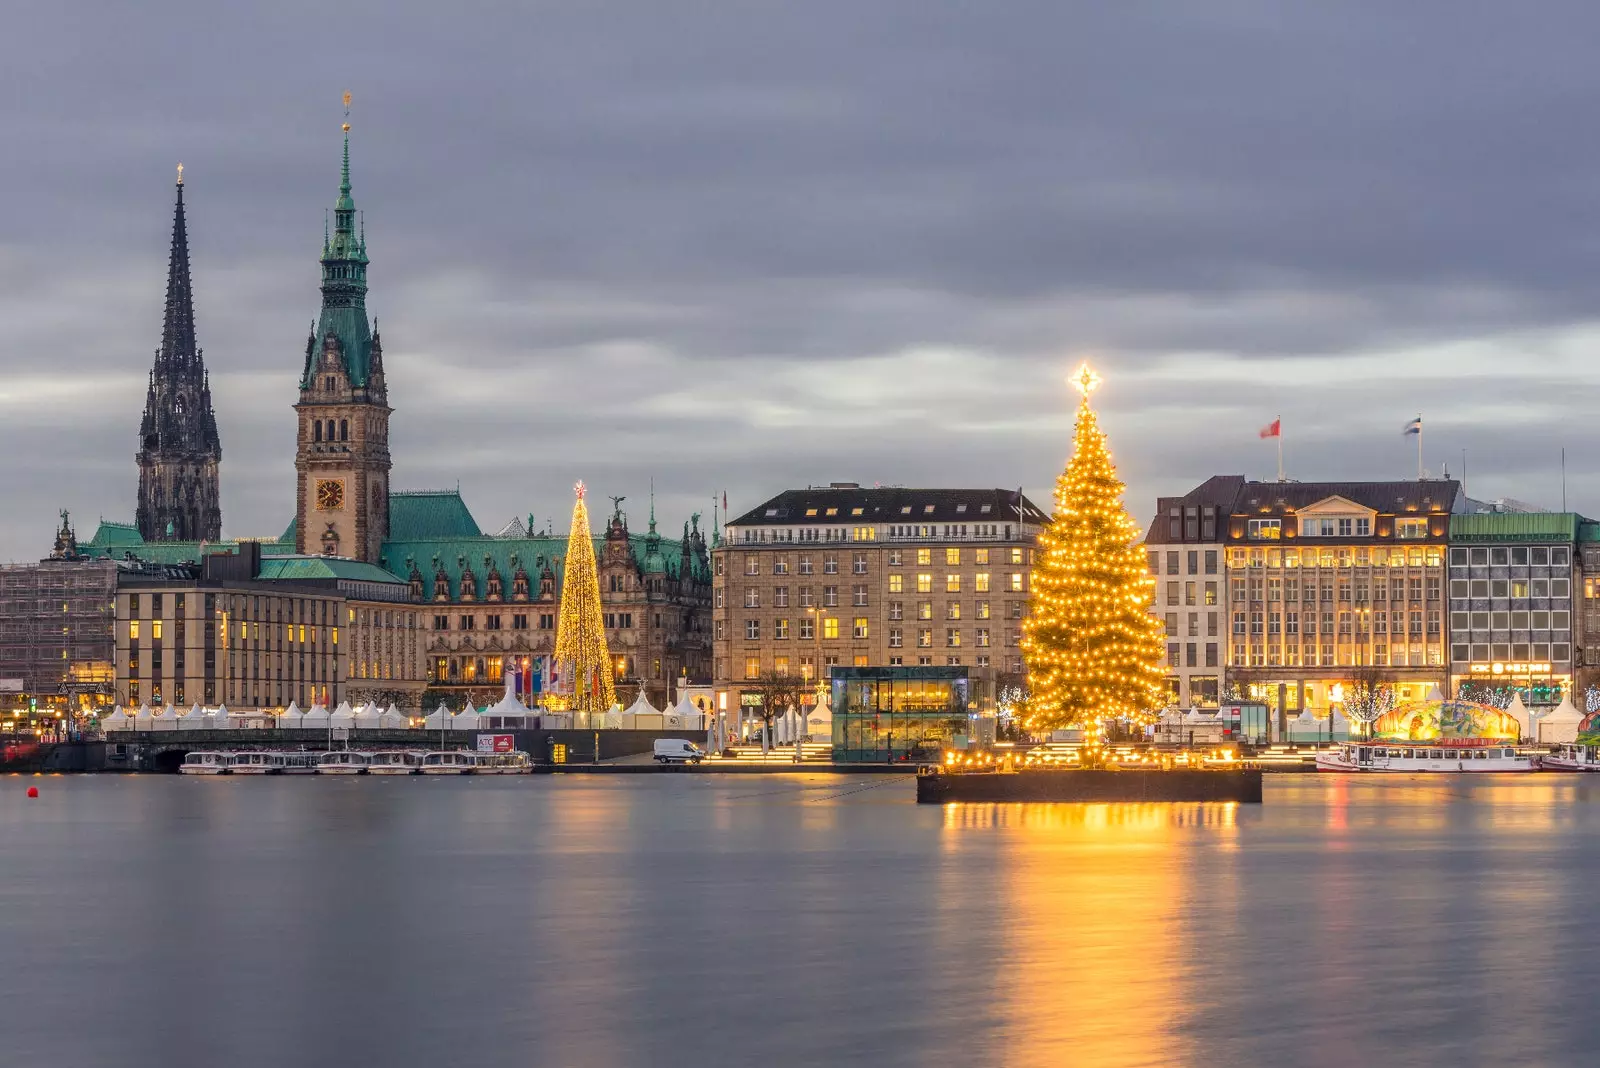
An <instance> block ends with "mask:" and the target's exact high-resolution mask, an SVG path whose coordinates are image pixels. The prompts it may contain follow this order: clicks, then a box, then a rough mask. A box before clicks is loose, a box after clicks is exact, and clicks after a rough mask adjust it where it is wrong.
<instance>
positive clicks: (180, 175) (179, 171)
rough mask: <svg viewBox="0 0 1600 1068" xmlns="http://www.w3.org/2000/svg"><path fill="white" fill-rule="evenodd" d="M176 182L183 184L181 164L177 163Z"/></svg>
mask: <svg viewBox="0 0 1600 1068" xmlns="http://www.w3.org/2000/svg"><path fill="white" fill-rule="evenodd" d="M178 184H179V185H182V184H183V164H181V163H180V164H178Z"/></svg>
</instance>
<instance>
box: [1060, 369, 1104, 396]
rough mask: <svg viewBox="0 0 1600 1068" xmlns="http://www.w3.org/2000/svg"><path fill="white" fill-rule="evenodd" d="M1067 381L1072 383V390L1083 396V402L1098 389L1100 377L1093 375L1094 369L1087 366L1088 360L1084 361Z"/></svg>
mask: <svg viewBox="0 0 1600 1068" xmlns="http://www.w3.org/2000/svg"><path fill="white" fill-rule="evenodd" d="M1067 381H1068V382H1071V383H1072V388H1073V389H1075V390H1077V391H1078V392H1079V393H1082V394H1083V399H1084V400H1085V401H1087V400H1088V399H1089V394H1091V393H1093V392H1094V391H1095V390H1096V389H1098V388H1100V376H1099V375H1097V374H1095V373H1094V368H1092V367H1090V366H1089V361H1088V360H1085V361H1084V362H1083V363H1082V364H1081V365H1080V366H1079V367H1078V370H1077V371H1076V372H1075V373H1074V374H1073V376H1072V377H1071V378H1069V379H1067Z"/></svg>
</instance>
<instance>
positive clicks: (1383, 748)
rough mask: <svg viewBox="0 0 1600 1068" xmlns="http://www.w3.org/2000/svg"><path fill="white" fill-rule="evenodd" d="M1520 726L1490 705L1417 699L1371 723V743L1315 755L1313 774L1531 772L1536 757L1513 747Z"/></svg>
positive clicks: (1513, 718)
mask: <svg viewBox="0 0 1600 1068" xmlns="http://www.w3.org/2000/svg"><path fill="white" fill-rule="evenodd" d="M1520 734H1521V724H1519V723H1518V722H1517V720H1516V718H1515V717H1513V716H1511V715H1508V714H1507V713H1505V712H1504V711H1502V710H1500V709H1498V708H1495V707H1494V706H1492V705H1480V704H1475V703H1473V702H1471V701H1419V702H1416V703H1413V704H1406V705H1401V706H1400V707H1399V708H1396V709H1394V710H1393V711H1391V712H1386V713H1384V714H1383V715H1382V716H1379V717H1378V718H1377V720H1375V721H1374V722H1373V724H1372V740H1371V741H1366V742H1345V743H1343V744H1341V745H1339V746H1337V747H1335V748H1333V749H1329V750H1327V751H1325V752H1321V753H1318V754H1317V770H1319V771H1353V772H1389V773H1391V774H1393V773H1400V774H1415V773H1419V772H1433V773H1452V774H1454V773H1457V772H1515V771H1534V770H1536V769H1537V768H1538V766H1539V765H1538V759H1537V757H1536V756H1534V755H1533V754H1532V753H1526V752H1522V751H1520V750H1519V749H1517V742H1518V740H1519V736H1520Z"/></svg>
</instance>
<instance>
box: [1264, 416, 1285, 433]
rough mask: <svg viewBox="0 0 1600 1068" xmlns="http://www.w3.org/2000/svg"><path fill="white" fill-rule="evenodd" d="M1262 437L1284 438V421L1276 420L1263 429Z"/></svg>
mask: <svg viewBox="0 0 1600 1068" xmlns="http://www.w3.org/2000/svg"><path fill="white" fill-rule="evenodd" d="M1261 436H1262V437H1264V438H1281V437H1282V436H1283V419H1282V418H1278V419H1274V420H1273V421H1272V422H1270V423H1268V424H1267V425H1266V426H1264V427H1262V428H1261Z"/></svg>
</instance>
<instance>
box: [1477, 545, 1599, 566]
mask: <svg viewBox="0 0 1600 1068" xmlns="http://www.w3.org/2000/svg"><path fill="white" fill-rule="evenodd" d="M1450 566H1451V567H1485V566H1489V567H1506V566H1509V567H1571V566H1572V553H1571V550H1569V549H1568V548H1567V547H1566V546H1564V545H1554V546H1546V545H1452V546H1451V547H1450Z"/></svg>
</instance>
